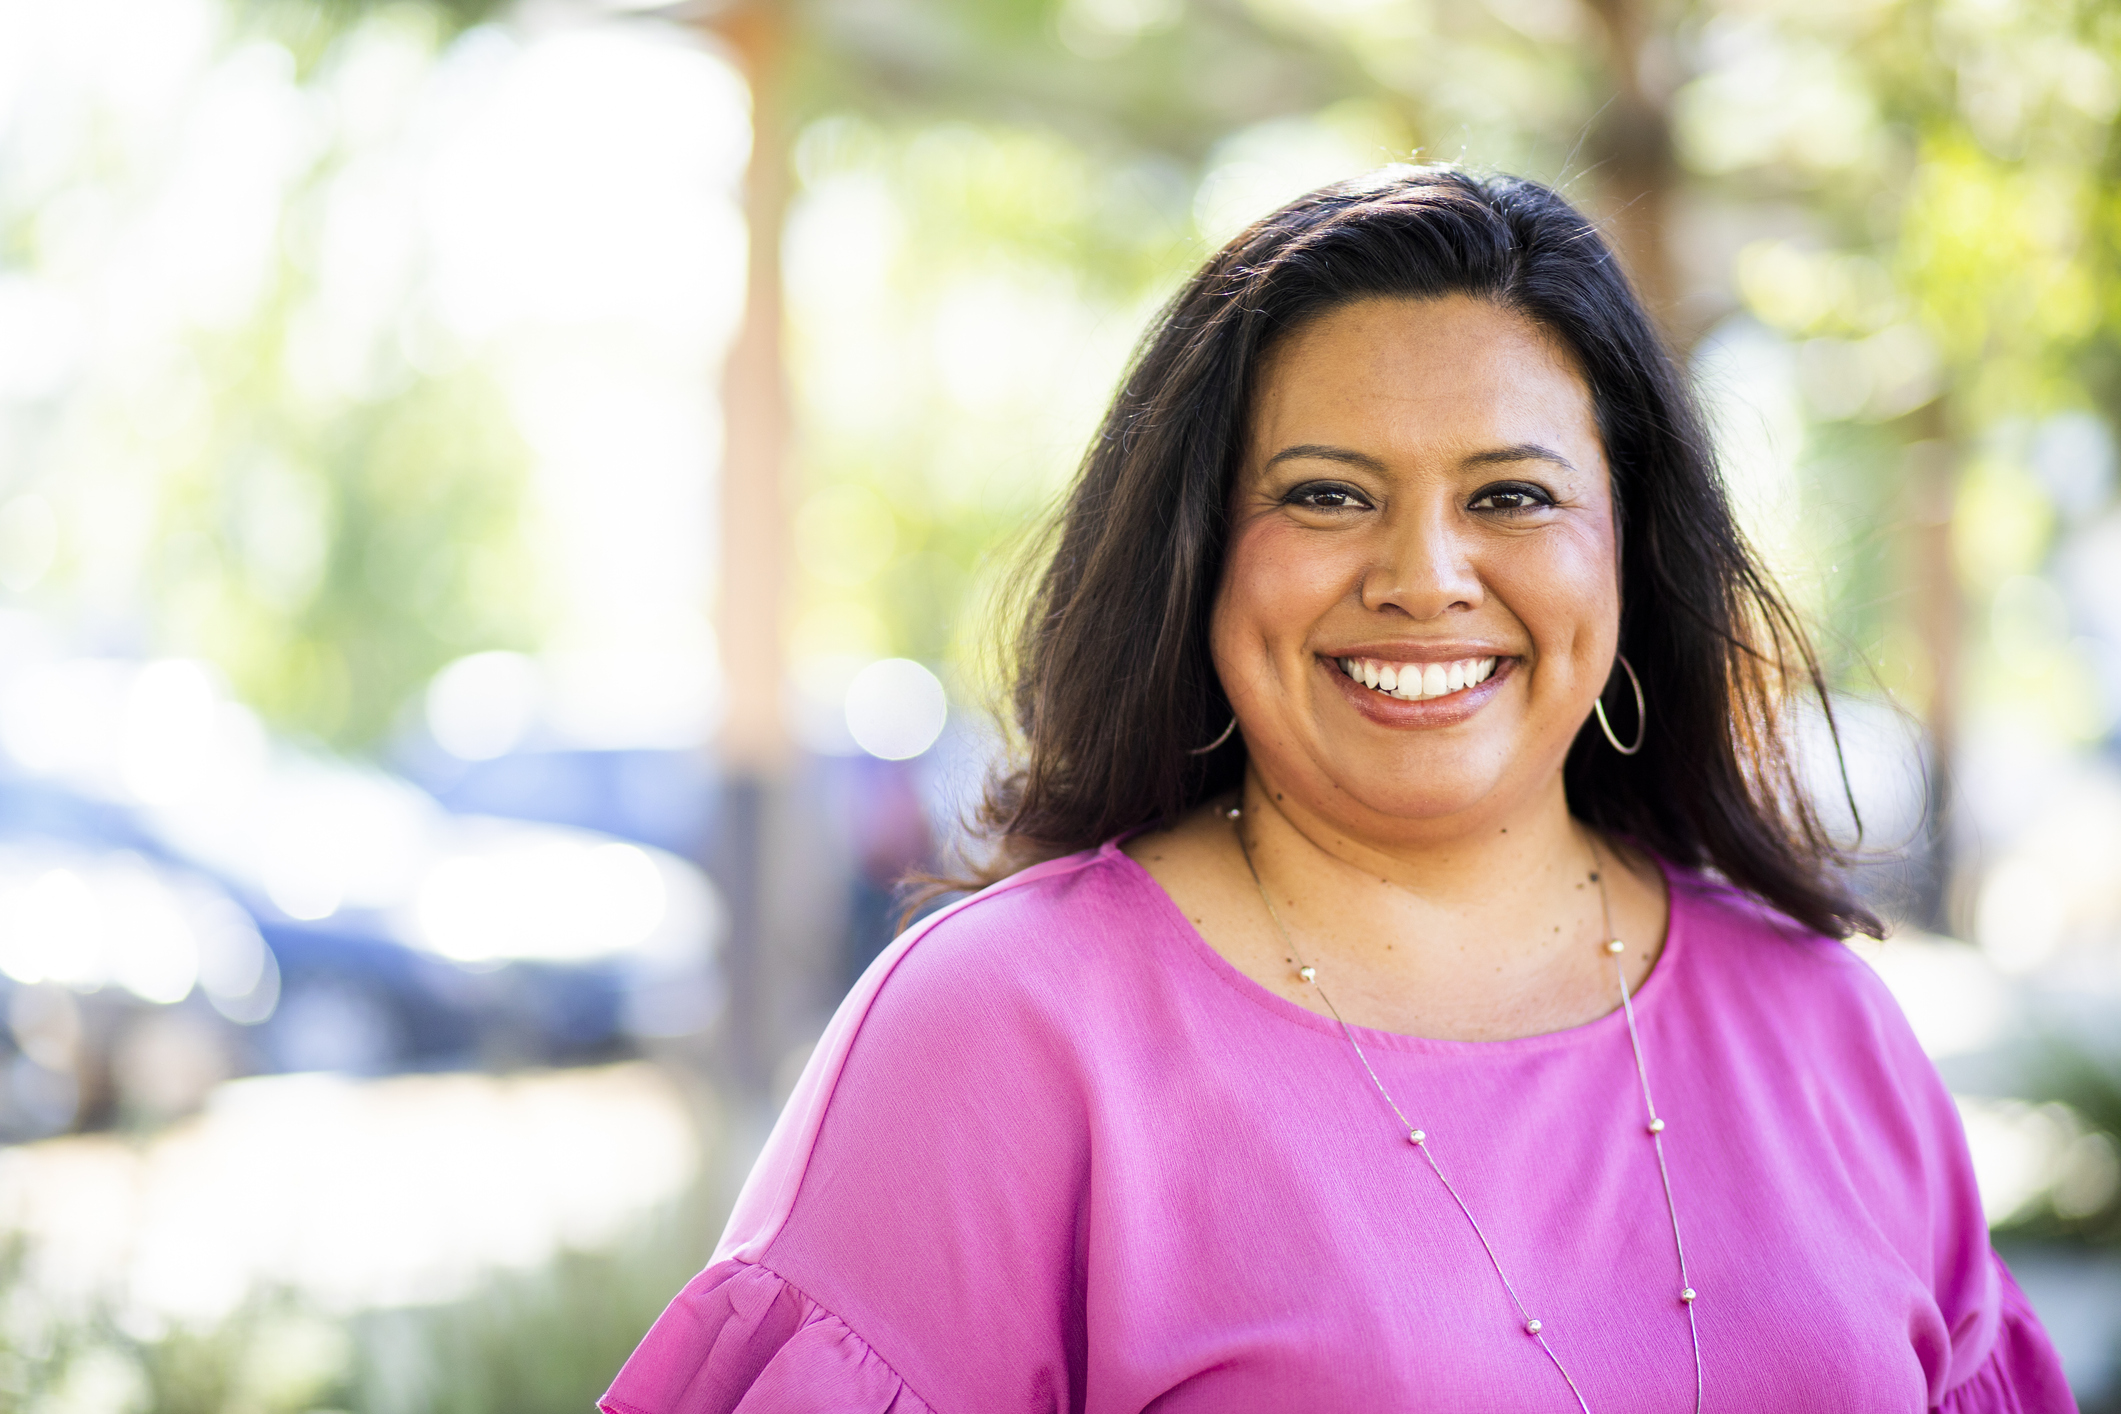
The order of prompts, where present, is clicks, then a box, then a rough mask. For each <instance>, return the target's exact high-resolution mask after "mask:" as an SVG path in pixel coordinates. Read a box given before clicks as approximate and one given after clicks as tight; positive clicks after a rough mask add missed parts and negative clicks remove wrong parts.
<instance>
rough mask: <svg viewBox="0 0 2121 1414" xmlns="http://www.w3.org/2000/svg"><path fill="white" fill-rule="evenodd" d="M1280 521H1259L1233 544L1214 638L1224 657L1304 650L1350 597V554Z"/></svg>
mask: <svg viewBox="0 0 2121 1414" xmlns="http://www.w3.org/2000/svg"><path fill="white" fill-rule="evenodd" d="M1339 538H1340V537H1334V536H1323V535H1320V534H1318V533H1317V532H1315V531H1308V530H1305V529H1303V528H1302V527H1299V526H1292V525H1289V524H1287V523H1286V522H1282V521H1274V520H1268V521H1258V522H1254V523H1253V524H1251V525H1248V526H1245V527H1243V528H1241V529H1240V530H1238V531H1237V533H1236V534H1235V535H1233V536H1232V537H1231V540H1230V549H1229V555H1228V558H1227V559H1225V560H1224V562H1223V578H1222V586H1221V588H1220V590H1219V591H1218V592H1217V594H1216V600H1215V617H1214V621H1213V625H1212V628H1211V633H1212V636H1213V639H1214V642H1215V645H1216V649H1217V651H1218V653H1220V652H1223V651H1244V649H1245V645H1247V644H1250V645H1253V646H1254V647H1253V650H1252V651H1258V650H1259V649H1260V648H1265V649H1267V650H1269V651H1271V650H1273V649H1276V648H1282V649H1287V648H1291V647H1294V646H1299V645H1300V644H1301V642H1302V640H1303V639H1304V637H1305V636H1306V635H1308V633H1309V632H1310V629H1311V626H1312V625H1313V624H1314V623H1316V622H1317V621H1318V619H1319V617H1320V616H1321V615H1322V614H1324V613H1325V612H1326V611H1327V610H1328V609H1330V608H1331V607H1332V606H1333V605H1334V604H1336V603H1338V602H1339V601H1340V599H1341V598H1342V597H1343V595H1345V594H1346V592H1347V588H1348V585H1349V583H1350V582H1351V577H1352V575H1353V568H1352V566H1351V564H1344V563H1343V560H1346V559H1348V558H1349V556H1348V550H1347V549H1346V548H1345V547H1343V546H1341V545H1338V544H1336V543H1335V541H1336V540H1337V539H1339Z"/></svg>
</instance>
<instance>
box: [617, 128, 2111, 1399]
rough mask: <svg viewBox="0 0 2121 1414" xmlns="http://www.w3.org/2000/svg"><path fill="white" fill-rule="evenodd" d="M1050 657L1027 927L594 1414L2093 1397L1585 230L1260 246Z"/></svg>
mask: <svg viewBox="0 0 2121 1414" xmlns="http://www.w3.org/2000/svg"><path fill="white" fill-rule="evenodd" d="M1020 646H1021V652H1020V667H1019V674H1018V679H1017V686H1016V696H1015V708H1016V719H1017V726H1018V727H1019V729H1020V731H1021V733H1022V759H1021V765H1020V766H1019V767H1018V768H1017V769H1015V770H1014V771H1013V772H1011V773H1009V774H1007V775H1005V776H1003V777H1002V778H1001V779H999V780H998V781H997V782H996V783H995V784H994V786H993V788H992V789H991V791H990V794H989V799H988V805H987V817H986V818H987V820H988V822H989V824H990V826H991V827H992V829H993V832H994V835H995V844H996V850H995V854H994V858H993V861H992V863H991V865H990V869H989V873H988V875H987V876H986V878H985V879H983V880H981V881H980V882H984V883H987V884H989V887H987V888H985V889H984V890H982V891H981V892H980V893H978V894H976V895H975V896H973V897H972V898H970V899H968V900H966V901H964V902H962V903H960V904H958V905H957V906H955V907H954V908H951V909H949V910H946V911H945V912H944V913H942V914H939V915H937V916H936V917H935V918H933V919H931V920H929V921H928V922H927V923H925V924H924V925H922V926H921V927H919V928H916V929H914V930H913V931H911V932H909V933H908V934H907V935H905V936H904V937H902V938H901V939H900V940H899V941H898V942H897V943H895V944H894V945H893V946H892V947H891V948H890V949H889V950H887V951H886V952H885V953H884V955H883V956H882V957H881V958H879V959H878V960H877V962H876V964H875V965H874V966H873V967H871V969H870V971H869V972H868V973H867V974H866V975H865V976H864V978H863V979H862V981H861V983H860V984H858V985H857V986H856V988H855V990H854V992H853V993H852V994H851V995H850V996H849V997H848V999H847V1001H846V1003H845V1004H844V1005H843V1007H842V1008H841V1011H840V1013H839V1015H838V1017H837V1018H835V1020H834V1022H833V1025H832V1027H831V1029H830V1030H828V1032H827V1034H826V1036H825V1038H824V1039H823V1040H822V1041H821V1042H820V1043H819V1045H818V1047H817V1049H816V1052H815V1053H814V1055H813V1057H812V1059H811V1062H810V1065H809V1068H808V1069H807V1070H806V1072H805V1074H804V1076H803V1079H802V1081H801V1082H800V1084H799V1085H798V1087H797V1089H796V1092H795V1094H794V1096H793V1097H792V1098H791V1099H790V1101H789V1104H788V1107H787V1109H786V1111H785V1112H784V1113H783V1114H782V1116H781V1120H780V1123H779V1124H778V1125H777V1126H776V1128H775V1130H774V1134H773V1137H772V1139H771V1140H770V1141H769V1143H768V1146H767V1149H766V1152H765V1154H764V1155H763V1156H762V1157H761V1159H760V1160H759V1164H758V1167H757V1168H756V1169H755V1170H754V1171H753V1174H752V1176H751V1179H750V1181H749V1183H747V1184H746V1186H745V1189H744V1192H743V1195H742V1196H741V1197H740V1199H739V1200H738V1203H737V1206H736V1210H735V1213H734V1215H733V1216H732V1218H731V1220H730V1224H729V1228H728V1230H727V1232H726V1233H725V1234H724V1236H723V1239H722V1242H721V1244H720V1246H719V1247H718V1248H717V1250H716V1252H715V1254H714V1261H713V1263H712V1264H711V1265H710V1266H709V1267H708V1268H707V1270H706V1271H705V1272H703V1273H702V1274H701V1275H700V1276H699V1277H698V1278H697V1279H696V1280H695V1281H694V1282H693V1283H692V1284H691V1285H690V1286H688V1287H687V1288H686V1289H685V1291H684V1292H682V1293H681V1294H680V1295H679V1296H678V1298H677V1299H676V1300H675V1301H674V1302H673V1303H672V1304H671V1307H670V1309H669V1311H668V1312H666V1314H665V1315H664V1317H663V1319H662V1320H661V1321H660V1322H659V1323H658V1324H657V1326H656V1327H655V1329H654V1330H653V1331H651V1332H650V1334H649V1336H648V1338H647V1339H646V1340H645V1341H644V1342H643V1343H642V1346H641V1348H640V1350H639V1351H638V1352H637V1353H636V1355H635V1356H634V1359H633V1360H632V1361H631V1362H630V1363H629V1364H628V1365H627V1367H626V1369H625V1370H624V1371H623V1372H622V1373H621V1374H620V1376H619V1379H618V1381H617V1383H616V1384H614V1386H613V1387H612V1390H611V1392H610V1393H609V1394H608V1395H607V1396H606V1400H605V1406H604V1407H605V1408H606V1409H607V1410H609V1411H615V1412H616V1414H679V1411H684V1414H694V1411H707V1410H717V1411H719V1410H728V1409H733V1408H737V1407H739V1406H741V1407H743V1408H747V1409H748V1408H772V1409H779V1410H807V1409H815V1410H826V1409H831V1410H856V1409H860V1410H871V1409H873V1410H898V1411H907V1410H923V1409H929V1408H935V1409H949V1410H960V1409H962V1410H973V1409H982V1410H984V1409H1031V1410H1048V1409H1051V1410H1096V1411H1106V1410H1111V1411H1135V1410H1144V1409H1147V1408H1149V1407H1151V1406H1154V1407H1155V1408H1156V1409H1158V1410H1194V1409H1198V1410H1217V1411H1225V1410H1253V1409H1256V1410H1269V1409H1273V1410H1281V1409H1294V1408H1321V1409H1324V1408H1330V1409H1347V1410H1367V1409H1376V1410H1387V1409H1390V1410H1404V1409H1423V1410H1473V1409H1482V1410H1486V1409H1503V1408H1507V1409H1538V1408H1551V1409H1577V1410H1581V1411H1586V1414H1587V1411H1590V1410H1593V1409H1598V1410H1610V1409H1629V1410H1634V1409H1652V1408H1655V1409H1671V1410H1684V1409H1693V1410H1695V1411H1696V1414H1699V1411H1700V1410H1702V1409H1704V1408H1706V1407H1708V1405H1710V1404H1714V1405H1715V1406H1716V1407H1719V1408H1726V1409H1774V1410H1777V1411H1811V1410H1820V1411H1826V1410H1834V1411H1848V1412H1849V1414H1876V1411H1882V1410H1909V1411H1914V1410H1924V1409H1944V1410H1951V1411H1956V1414H1973V1411H2049V1410H2063V1409H2068V1408H2071V1407H2073V1406H2072V1404H2071V1401H2070V1397H2069V1394H2068V1392H2067V1389H2066V1387H2065V1386H2064V1384H2063V1382H2062V1377H2061V1373H2060V1371H2059V1368H2058V1366H2057V1363H2056V1360H2055V1357H2054V1353H2053V1351H2052V1349H2051V1348H2050V1346H2049V1345H2048V1342H2047V1340H2046V1337H2045V1335H2044V1334H2043V1333H2042V1331H2041V1329H2040V1327H2039V1324H2038V1322H2037V1321H2036V1320H2035V1318H2034V1317H2033V1315H2032V1313H2031V1311H2030V1310H2029V1308H2028V1307H2027V1306H2026V1305H2025V1302H2024V1300H2023V1298H2022V1296H2020V1295H2019V1293H2018V1291H2017V1288H2016V1287H2015V1285H2014V1284H2013V1283H2012V1281H2011V1279H2010V1276H2009V1273H2008V1272H2006V1271H2005V1270H2004V1269H2003V1267H2002V1265H2001V1264H2000V1263H1999V1262H1998V1261H1996V1259H1995V1257H1994V1255H1993V1253H1992V1252H1991V1251H1990V1248H1989V1243H1988V1236H1987V1231H1986V1228H1985V1227H1984V1225H1983V1223H1982V1219H1981V1208H1980V1202H1979V1197H1978V1194H1977V1192H1976V1190H1975V1186H1974V1182H1973V1175H1972V1170H1971V1166H1970V1164H1969V1162H1968V1158H1967V1151H1966V1144H1965V1140H1964V1137H1963V1135H1962V1134H1961V1132H1960V1129H1959V1124H1958V1119H1957V1116H1956V1113H1955V1111H1954V1109H1953V1107H1952V1103H1951V1100H1950V1098H1949V1096H1947V1095H1946V1094H1945V1092H1944V1089H1943V1087H1942V1085H1941V1084H1940V1083H1939V1081H1938V1078H1937V1075H1936V1072H1935V1070H1934V1069H1933V1068H1932V1067H1931V1066H1930V1064H1929V1062H1928V1060H1927V1059H1926V1058H1925V1057H1924V1056H1923V1054H1922V1052H1921V1050H1920V1048H1919V1047H1918V1046H1917V1045H1916V1043H1915V1041H1914V1038H1913V1036H1912V1034H1911V1032H1910V1031H1909V1029H1908V1026H1907V1024H1906V1022H1905V1021H1904V1020H1903V1019H1902V1017H1901V1016H1900V1013H1899V1011H1898V1009H1897V1008H1896V1007H1895V1005H1894V1003H1893V1001H1892V999H1891V997H1890V995H1889V994H1888V993H1887V992H1886V991H1885V990H1884V988H1883V987H1882V985H1881V984H1879V982H1878V981H1877V979H1876V978H1875V977H1874V976H1873V975H1872V974H1871V973H1870V972H1869V971H1868V970H1867V969H1866V968H1865V967H1864V966H1863V965H1862V964H1861V963H1860V962H1858V961H1857V960H1855V958H1854V956H1853V955H1852V954H1851V953H1850V952H1849V951H1848V950H1847V949H1846V948H1845V947H1844V946H1843V945H1842V943H1841V942H1840V941H1839V940H1840V939H1842V938H1844V937H1847V936H1848V935H1850V934H1851V933H1853V932H1856V931H1876V929H1877V927H1878V925H1877V923H1876V922H1875V920H1873V919H1872V918H1871V917H1870V916H1869V915H1868V914H1867V913H1865V912H1864V911H1863V909H1862V908H1861V906H1860V905H1859V904H1858V903H1857V902H1856V901H1855V900H1854V899H1853V898H1852V896H1851V895H1850V894H1849V893H1848V891H1847V889H1846V888H1845V887H1844V886H1843V884H1842V882H1841V881H1840V879H1839V877H1838V876H1837V873H1836V870H1835V865H1836V860H1835V858H1834V856H1833V852H1832V850H1831V848H1830V846H1829V844H1828V842H1827V840H1826V837H1825V835H1824V833H1823V832H1822V831H1821V830H1820V828H1819V826H1818V824H1817V822H1816V820H1815V818H1814V816H1813V814H1812V812H1811V808H1810V806H1809V804H1808V803H1807V802H1806V801H1805V799H1804V798H1803V797H1802V795H1801V794H1800V793H1799V792H1798V790H1797V788H1796V785H1795V782H1794V780H1793V778H1792V774H1791V770H1790V765H1789V756H1788V752H1787V749H1786V747H1785V745H1784V742H1783V740H1782V736H1781V731H1780V728H1779V726H1778V723H1779V721H1780V715H1779V714H1780V711H1781V709H1782V708H1783V706H1784V705H1785V703H1786V702H1787V701H1788V700H1789V699H1790V698H1791V697H1792V696H1794V695H1795V694H1796V693H1797V692H1799V691H1800V690H1803V689H1806V688H1812V689H1816V688H1817V686H1818V674H1817V672H1816V669H1815V668H1814V667H1813V666H1812V660H1811V657H1810V653H1809V650H1808V648H1807V647H1806V645H1805V643H1804V639H1803V636H1802V634H1801V633H1800V632H1799V631H1798V628H1797V626H1796V624H1795V621H1794V620H1793V618H1792V617H1791V615H1790V613H1789V612H1788V610H1787V609H1786V608H1785V607H1784V606H1783V603H1782V601H1781V599H1780V598H1779V597H1778V596H1777V595H1776V594H1775V592H1774V590H1773V588H1772V586H1771V585H1770V584H1769V583H1768V581H1767V579H1766V578H1765V576H1764V575H1763V574H1762V572H1761V571H1760V569H1759V568H1758V567H1757V565H1756V564H1755V562H1754V561H1753V560H1752V558H1751V557H1750V555H1749V554H1748V552H1747V550H1746V548H1745V546H1744V544H1743V542H1742V540H1741V539H1740V537H1739V535H1738V533H1737V531H1736V529H1735V528H1734V526H1733V523H1732V519H1731V515H1730V512H1729V509H1728V507H1727V506H1726V503H1725V499H1724V495H1723V491H1722V488H1721V485H1720V483H1719V481H1718V479H1717V476H1716V472H1715V466H1714V462H1713V458H1712V456H1711V453H1710V450H1709V447H1708V445H1707V441H1706V438H1705V436H1704V435H1703V433H1702V431H1701V423H1700V419H1699V418H1698V416H1697V415H1696V413H1695V411H1694V409H1693V407H1692V404H1691V402H1690V400H1689V398H1688V396H1687V393H1686V390H1685V388H1684V386H1683V384H1682V383H1681V381H1680V379H1679V377H1678V375H1677V373H1676V371H1675V370H1674V368H1673V365H1672V363H1671V360H1670V359H1669V357H1668V356H1667V355H1666V353H1665V352H1664V350H1663V348H1662V346H1661V345H1660V344H1659V342H1658V340H1657V338H1656V336H1655V335H1654V333H1653V332H1652V330H1651V328H1650V325H1649V322H1648V320H1647V319H1646V318H1645V317H1644V315H1643V312H1642V309H1641V307H1640V305H1639V304H1638V303H1637V301H1636V299H1635V297H1634V295H1633V293H1632V292H1631V291H1630V290H1629V288H1628V286H1627V283H1626V281H1625V279H1624V278H1623V277H1622V275H1621V274H1620V273H1619V271H1618V269H1617V267H1616V265H1615V263H1614V260H1613V258H1612V256H1611V254H1610V252H1609V251H1608V250H1607V248H1606V247H1605V245H1604V244H1603V242H1602V241H1601V240H1600V239H1599V237H1598V235H1597V233H1596V232H1595V231H1594V230H1593V229H1592V228H1591V227H1590V225H1589V224H1588V223H1586V222H1585V221H1584V219H1583V218H1582V217H1581V216H1580V215H1578V214H1577V213H1576V212H1575V211H1574V210H1573V209H1571V208H1570V207H1569V206H1568V205H1567V203H1565V202H1563V201H1562V200H1561V199H1560V198H1559V197H1557V196H1555V195H1554V194H1553V193H1552V192H1550V191H1547V190H1546V189H1544V188H1542V187H1538V186H1534V185H1532V184H1529V183H1525V182H1521V181H1515V180H1511V179H1507V178H1495V179H1486V180H1483V179H1477V178H1474V177H1470V176H1467V175H1465V174H1462V173H1459V172H1457V171H1453V170H1449V169H1434V168H1429V169H1423V168H1394V169H1388V170H1386V171H1383V172H1380V173H1376V174H1373V175H1371V176H1369V177H1366V178H1363V179H1360V180H1357V181H1353V182H1348V183H1343V184H1340V185H1337V186H1333V187H1328V188H1325V189H1323V190H1321V191H1318V192H1315V193H1313V194H1312V195H1310V196H1308V197H1305V198H1303V199H1302V200H1300V201H1297V202H1295V203H1293V204H1291V205H1290V206H1288V207H1286V208H1284V209H1283V210H1281V211H1279V212H1276V213H1275V214H1274V215H1272V216H1270V217H1268V218H1266V219H1265V220H1263V221H1261V222H1260V223H1259V224H1257V225H1255V226H1254V227H1253V228H1252V229H1250V230H1249V231H1247V232H1245V233H1244V234H1242V235H1240V236H1239V237H1238V238H1237V239H1236V240H1234V241H1233V242H1231V244H1230V245H1229V246H1228V247H1227V248H1226V249H1225V250H1223V251H1222V252H1221V253H1220V254H1219V255H1218V256H1216V258H1215V259H1214V260H1212V261H1210V262H1209V264H1208V265H1207V267H1206V268H1205V269H1203V270H1202V271H1201V272H1200V274H1199V275H1198V276H1196V277H1195V278H1194V280H1193V281H1192V282H1191V283H1189V284H1188V286H1187V287H1186V288H1185V289H1184V290H1182V291H1181V292H1180V293H1179V295H1178V296H1177V298H1176V299H1175V300H1174V301H1173V302H1172V304H1171V306H1170V307H1169V308H1168V309H1167V310H1166V311H1165V313H1164V316H1163V319H1162V321H1161V323H1160V325H1159V327H1158V328H1157V330H1156V331H1155V332H1154V333H1153V334H1152V336H1151V338H1150V339H1149V341H1148V342H1147V344H1146V345H1145V347H1144V350H1143V353H1142V355H1141V357H1140V359H1139V360H1138V362H1137V364H1136V366H1135V367H1134V369H1132V370H1131V372H1130V374H1129V377H1128V379H1127V380H1126V383H1125V385H1124V388H1123V390H1122V392H1121V394H1120V396H1119V398H1118V399H1117V401H1116V403H1115V405H1114V407H1113V410H1112V412H1111V414H1110V416H1109V418H1108V419H1107V421H1106V424H1105V427H1104V429H1103V431H1102V433H1101V435H1100V437H1099V438H1098V440H1097V441H1096V443H1095V444H1094V445H1093V447H1092V449H1091V453H1090V456H1089V458H1088V460H1087V462H1086V464H1085V466H1084V470H1083V474H1082V476H1081V478H1080V480H1079V481H1078V483H1077V486H1076V488H1075V492H1074V494H1073V496H1072V498H1071V500H1070V501H1069V503H1068V505H1067V506H1066V507H1065V509H1064V511H1063V514H1062V517H1061V520H1060V523H1059V533H1058V535H1057V537H1056V539H1055V543H1054V547H1053V554H1052V557H1051V559H1050V561H1049V563H1048V564H1047V565H1046V567H1045V569H1044V571H1043V577H1042V578H1041V579H1040V581H1039V583H1038V587H1037V589H1036V592H1035V594H1034V596H1033V599H1032V603H1031V606H1030V611H1029V612H1028V613H1027V614H1026V616H1025V620H1024V627H1023V631H1022V637H1021V645H1020ZM1616 677H1617V678H1620V679H1625V681H1626V684H1627V685H1626V686H1625V687H1620V686H1619V685H1618V684H1617V683H1616ZM1608 699H1609V701H1608ZM1615 719H1617V722H1618V728H1619V729H1618V730H1616V724H1615ZM1623 734H1624V735H1625V739H1623Z"/></svg>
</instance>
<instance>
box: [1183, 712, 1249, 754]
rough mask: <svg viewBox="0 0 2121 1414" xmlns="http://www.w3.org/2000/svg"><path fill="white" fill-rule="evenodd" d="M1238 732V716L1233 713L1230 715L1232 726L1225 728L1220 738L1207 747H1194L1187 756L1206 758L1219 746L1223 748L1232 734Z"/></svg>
mask: <svg viewBox="0 0 2121 1414" xmlns="http://www.w3.org/2000/svg"><path fill="white" fill-rule="evenodd" d="M1236 730H1237V714H1236V713H1235V712H1232V713H1231V714H1230V725H1229V726H1227V727H1224V728H1223V734H1222V735H1221V736H1219V737H1217V738H1215V740H1213V741H1211V742H1209V743H1208V744H1207V745H1206V746H1196V747H1194V748H1193V749H1192V750H1191V751H1188V752H1187V753H1186V755H1188V756H1206V755H1207V754H1208V753H1209V752H1211V751H1213V750H1214V749H1215V748H1216V747H1218V746H1221V745H1222V744H1223V743H1224V742H1226V741H1228V740H1229V739H1230V733H1232V732H1234V731H1236Z"/></svg>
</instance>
